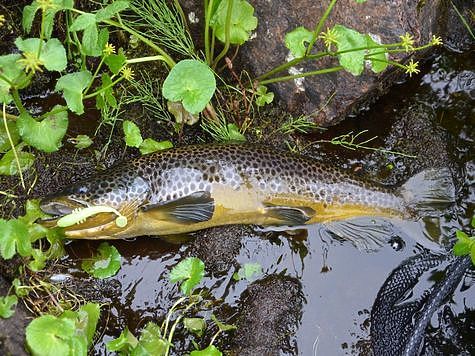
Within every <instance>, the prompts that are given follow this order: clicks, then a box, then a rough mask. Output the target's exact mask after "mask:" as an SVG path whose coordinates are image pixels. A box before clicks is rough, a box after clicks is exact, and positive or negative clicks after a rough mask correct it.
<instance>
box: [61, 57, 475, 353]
mask: <svg viewBox="0 0 475 356" xmlns="http://www.w3.org/2000/svg"><path fill="white" fill-rule="evenodd" d="M474 70H475V61H474V56H473V53H472V54H471V53H466V54H454V53H448V52H443V53H441V54H439V55H437V56H435V57H434V58H433V59H432V61H430V62H429V63H428V64H427V65H426V68H425V70H424V72H423V73H422V74H421V75H419V76H417V77H415V78H413V79H411V80H409V81H407V82H405V83H401V84H400V85H397V86H396V87H395V88H393V89H392V90H391V92H390V93H389V94H388V95H386V96H385V97H383V98H381V99H380V100H379V101H378V102H376V103H375V104H374V105H372V106H371V108H369V109H368V110H367V111H366V112H364V113H362V114H361V115H359V116H358V117H355V118H353V119H350V120H347V121H346V122H344V123H343V124H342V125H340V126H338V127H335V128H332V129H329V130H328V131H326V132H324V133H323V134H319V135H318V136H313V137H309V138H307V140H308V141H311V140H314V139H320V140H321V139H330V138H332V137H334V136H336V135H339V134H343V133H346V132H348V131H351V130H353V131H354V132H358V131H360V130H363V129H368V130H369V132H368V137H372V136H375V135H378V136H379V138H378V139H377V140H376V141H374V143H373V145H382V146H384V147H385V148H387V149H390V150H395V149H398V148H404V147H412V148H411V149H419V150H420V151H419V152H421V156H424V154H423V153H424V151H430V149H431V147H429V146H428V145H438V144H439V143H440V142H442V141H437V139H436V138H435V134H434V140H433V141H431V138H429V139H427V137H422V136H423V135H424V134H426V132H422V131H421V132H420V135H421V138H420V139H421V141H420V142H419V143H417V142H410V145H408V143H407V142H404V138H405V137H406V138H407V140H409V138H408V136H407V135H408V133H407V132H397V128H398V127H397V124H398V122H403V120H402V117H401V115H402V116H404V115H405V113H409V114H414V115H415V116H417V117H422V118H423V120H429V121H431V124H433V125H435V127H436V129H437V130H440V131H441V132H442V134H441V135H442V136H441V137H443V138H444V140H443V141H444V143H445V144H446V146H447V150H446V151H447V152H446V156H447V157H446V158H445V159H448V161H449V164H450V166H451V168H453V169H454V171H455V175H456V177H457V188H458V191H457V205H456V206H455V207H454V208H452V209H451V210H450V211H448V212H447V214H446V215H444V216H443V217H442V218H441V219H440V220H437V219H432V220H431V219H426V220H424V221H422V220H421V221H418V222H399V223H398V227H399V228H400V229H402V230H403V231H404V232H405V233H404V234H402V235H401V236H399V237H398V238H396V239H393V240H392V241H391V242H390V243H387V244H386V245H384V246H383V247H382V248H381V249H379V250H378V251H373V252H365V251H360V250H358V249H356V248H355V247H354V246H353V245H352V244H351V243H349V242H345V241H336V240H334V239H330V238H328V237H322V236H321V234H319V229H318V228H317V227H309V228H308V229H307V231H306V233H305V232H304V233H303V234H300V235H299V236H290V235H287V234H286V233H280V232H274V233H268V232H258V231H253V230H251V231H250V232H249V230H248V229H242V230H238V231H242V234H244V235H245V236H243V238H241V239H240V244H241V248H240V250H239V253H238V254H237V255H236V256H235V260H234V261H235V262H234V263H231V264H230V265H228V266H227V267H226V268H225V269H224V270H218V271H213V273H212V275H210V274H207V275H206V277H205V279H204V282H203V284H202V285H203V286H204V288H207V289H209V291H210V293H211V296H212V299H213V300H219V301H220V302H219V303H220V305H221V307H222V306H223V305H224V306H225V308H224V309H225V310H226V312H225V315H228V318H227V320H226V322H229V323H231V322H235V321H236V320H238V318H239V315H238V310H239V305H240V297H241V295H242V293H243V292H244V291H245V290H246V288H247V287H248V286H249V283H250V282H248V281H239V282H236V281H234V280H233V279H232V275H233V273H234V272H236V271H237V268H238V266H239V265H242V264H244V263H246V262H259V263H260V264H261V265H262V267H263V271H264V275H263V276H262V277H261V278H264V277H265V276H269V275H284V276H290V277H294V278H296V279H297V280H298V281H299V282H300V284H301V288H302V293H303V297H304V303H303V307H302V311H301V312H302V314H301V320H300V323H299V325H298V327H297V331H296V333H295V335H294V336H290V343H289V348H288V349H287V348H285V347H284V349H283V350H282V351H281V353H283V354H293V353H297V351H296V350H298V354H300V355H312V354H315V355H316V354H323V355H328V354H343V353H347V354H368V353H369V350H370V345H369V317H370V311H371V307H372V305H373V302H374V299H375V297H376V294H377V293H378V290H379V288H380V287H381V285H382V284H383V283H384V281H385V279H386V278H387V276H388V275H389V274H390V272H391V271H392V270H393V269H394V268H396V267H397V266H398V265H399V264H400V263H401V262H402V261H403V260H404V259H406V258H407V257H409V256H412V255H414V254H416V253H418V252H420V251H421V250H422V248H427V249H430V250H434V251H440V250H443V249H444V246H447V243H448V241H450V240H451V239H453V236H454V233H455V230H456V229H461V228H463V227H467V226H468V224H469V221H470V218H471V216H472V215H473V214H474V207H475V204H474V202H475V190H474V185H473V183H474V178H475V163H474V137H475V135H474V133H475V132H474V131H475V125H474V124H475V106H474V105H473V103H474V99H475V79H474V78H475V72H474ZM416 126H417V125H416ZM395 128H396V130H395ZM406 129H407V127H406ZM411 134H414V132H411ZM415 134H416V136H417V132H416V133H415ZM411 145H412V146H411ZM414 147H415V148H414ZM443 151H445V150H444V149H443ZM310 154H312V155H313V156H315V157H316V159H324V160H327V161H330V162H334V163H335V164H337V165H339V166H342V167H343V168H345V169H352V170H355V169H359V168H362V170H363V171H366V173H367V174H372V175H373V176H375V177H377V178H378V179H380V180H382V181H386V182H388V183H390V184H393V183H401V182H402V180H404V179H407V178H408V177H409V174H410V172H412V171H413V170H414V169H417V168H418V165H419V162H416V163H415V162H414V161H412V160H411V159H407V158H401V157H399V156H397V155H393V154H384V155H383V154H379V153H373V152H371V151H365V150H357V151H348V150H344V149H343V148H340V147H334V146H331V145H329V144H319V146H315V147H314V148H313V149H312V150H310ZM427 157H429V159H428V160H427V159H426V161H424V162H423V163H421V164H427V165H430V164H431V163H432V164H433V163H437V160H438V159H439V158H440V160H441V162H443V160H444V158H443V157H430V156H427ZM427 161H429V162H427ZM390 166H392V167H393V168H388V167H390ZM398 231H399V230H398ZM207 233H210V234H214V235H216V234H220V230H219V229H213V231H211V232H198V233H196V234H195V235H197V236H199V235H204V234H207ZM223 236H225V237H226V236H229V233H228V235H226V234H225V233H224V230H223ZM112 244H114V245H115V246H116V247H117V248H118V250H119V252H120V253H121V254H122V256H123V263H122V268H121V270H120V271H119V273H118V274H117V275H116V276H114V277H112V278H110V279H108V280H107V282H106V283H107V285H108V286H109V288H110V289H111V291H110V292H109V294H108V295H107V296H106V297H103V298H101V300H102V301H103V302H110V307H109V315H108V318H107V320H106V321H104V322H103V328H104V329H103V332H104V337H103V339H102V340H100V341H99V342H98V343H97V344H96V345H95V350H96V352H97V353H98V354H101V353H103V350H104V343H105V342H107V341H108V340H110V339H112V338H114V337H116V336H117V335H118V334H119V333H120V331H121V330H122V329H123V328H124V327H125V326H127V327H128V328H129V329H130V330H131V331H133V332H136V333H137V334H138V332H139V330H140V329H141V328H142V327H143V326H144V325H145V323H146V322H147V321H149V320H155V321H157V320H158V321H161V320H162V319H163V317H164V314H165V313H166V310H167V309H168V308H170V307H171V305H172V304H173V302H174V301H175V300H176V299H177V298H178V297H179V292H178V290H177V288H176V286H172V285H171V284H170V283H169V282H168V281H167V274H168V273H169V270H170V269H171V267H172V266H173V265H175V264H176V263H178V262H179V261H180V260H181V259H182V258H184V257H185V256H187V255H189V254H193V251H192V250H193V247H192V243H191V242H189V243H184V244H181V245H174V244H169V243H166V242H164V241H163V240H160V239H153V238H140V239H135V240H132V241H118V242H112ZM97 245H98V243H96V242H84V241H76V242H72V243H70V244H69V246H68V252H69V255H70V256H69V257H68V258H65V259H64V260H63V264H65V265H66V269H67V272H68V273H71V274H72V276H73V278H74V279H82V278H85V276H84V274H83V273H82V272H80V271H79V269H78V266H79V263H80V260H81V259H82V258H86V257H88V256H90V255H91V254H92V253H93V251H95V248H96V247H97ZM218 260H219V257H218ZM432 277H433V276H431V275H427V276H426V275H424V280H423V281H421V284H420V285H419V286H418V288H424V287H427V286H429V285H431V284H432V283H433V280H434V278H432ZM471 281H472V278H471V277H470V276H468V277H466V278H465V281H464V283H465V284H464V285H465V287H464V289H463V290H461V288H458V289H457V291H456V292H455V294H454V296H453V298H452V300H451V301H450V303H448V304H447V306H448V307H449V308H450V309H451V311H452V312H453V314H454V315H455V316H456V319H457V316H458V319H457V320H459V321H461V322H463V323H465V325H466V329H465V330H466V335H465V336H464V337H461V340H459V341H460V342H461V344H462V347H463V348H465V349H466V350H467V351H469V352H475V343H473V341H468V340H470V339H469V338H470V337H472V338H473V337H474V336H475V331H474V329H475V318H474V315H473V312H472V311H473V310H474V309H475V288H472V287H471ZM105 309H107V307H106V308H105ZM210 310H211V309H210V308H208V309H206V310H202V311H200V315H206V316H209V315H210ZM464 313H465V314H464ZM432 323H433V325H432V329H431V333H432V334H436V333H437V332H438V327H439V325H438V318H437V315H436V316H434V317H433V319H432ZM260 327H262V326H260ZM290 329H292V328H290ZM178 340H179V341H178V343H177V349H178V351H177V354H180V353H182V351H180V350H183V349H187V350H190V349H192V347H191V346H190V340H189V339H188V338H186V337H180V334H179V335H178ZM472 340H473V339H472ZM221 342H222V343H221V345H223V348H224V349H226V346H227V345H228V339H226V338H225V339H224V340H222V341H221ZM445 347H447V348H446V351H447V352H454V353H455V352H457V350H459V349H456V348H454V347H453V346H451V345H450V343H449V344H448V345H446V346H445Z"/></svg>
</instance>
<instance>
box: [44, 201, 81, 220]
mask: <svg viewBox="0 0 475 356" xmlns="http://www.w3.org/2000/svg"><path fill="white" fill-rule="evenodd" d="M84 206H85V204H84V203H81V202H79V201H76V200H72V199H69V198H67V197H53V198H48V197H46V198H43V199H41V201H40V209H41V211H43V212H44V213H45V214H48V215H51V216H52V217H61V216H64V215H68V214H71V213H72V212H73V210H74V209H76V208H80V207H84Z"/></svg>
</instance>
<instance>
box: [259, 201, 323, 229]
mask: <svg viewBox="0 0 475 356" xmlns="http://www.w3.org/2000/svg"><path fill="white" fill-rule="evenodd" d="M265 211H266V215H267V216H270V217H273V218H275V219H279V220H280V221H282V222H283V223H284V224H286V225H289V226H295V225H303V224H305V223H306V222H307V221H309V220H310V219H311V218H312V216H313V215H314V214H315V210H313V209H312V208H308V207H305V206H302V207H289V206H278V205H272V204H266V207H265Z"/></svg>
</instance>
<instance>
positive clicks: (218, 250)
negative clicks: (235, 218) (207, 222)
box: [189, 226, 250, 273]
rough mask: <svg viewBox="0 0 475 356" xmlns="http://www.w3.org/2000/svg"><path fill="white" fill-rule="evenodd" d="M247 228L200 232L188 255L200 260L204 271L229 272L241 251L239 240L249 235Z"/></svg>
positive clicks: (228, 227) (221, 228)
mask: <svg viewBox="0 0 475 356" xmlns="http://www.w3.org/2000/svg"><path fill="white" fill-rule="evenodd" d="M249 229H250V228H249V227H247V226H224V227H218V228H213V229H208V230H206V231H202V232H200V233H198V234H196V235H197V237H196V239H195V240H194V241H193V243H192V244H191V248H190V250H189V253H190V255H192V256H196V257H198V258H200V259H201V260H202V261H203V262H204V263H205V265H206V270H207V271H209V272H212V273H222V272H226V271H227V270H229V268H230V267H231V265H232V264H233V263H234V261H235V258H236V256H237V255H238V254H239V250H240V249H241V240H242V239H245V238H246V237H247V236H248V235H249Z"/></svg>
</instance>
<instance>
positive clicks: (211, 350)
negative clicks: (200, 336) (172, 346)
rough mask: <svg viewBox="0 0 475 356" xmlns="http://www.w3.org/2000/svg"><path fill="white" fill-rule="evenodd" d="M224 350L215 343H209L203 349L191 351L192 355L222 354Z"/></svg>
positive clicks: (208, 355) (217, 355)
mask: <svg viewBox="0 0 475 356" xmlns="http://www.w3.org/2000/svg"><path fill="white" fill-rule="evenodd" d="M221 355H222V352H221V351H219V349H218V348H217V347H216V346H214V345H209V346H208V347H207V348H205V349H203V350H194V351H191V352H190V356H221Z"/></svg>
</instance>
